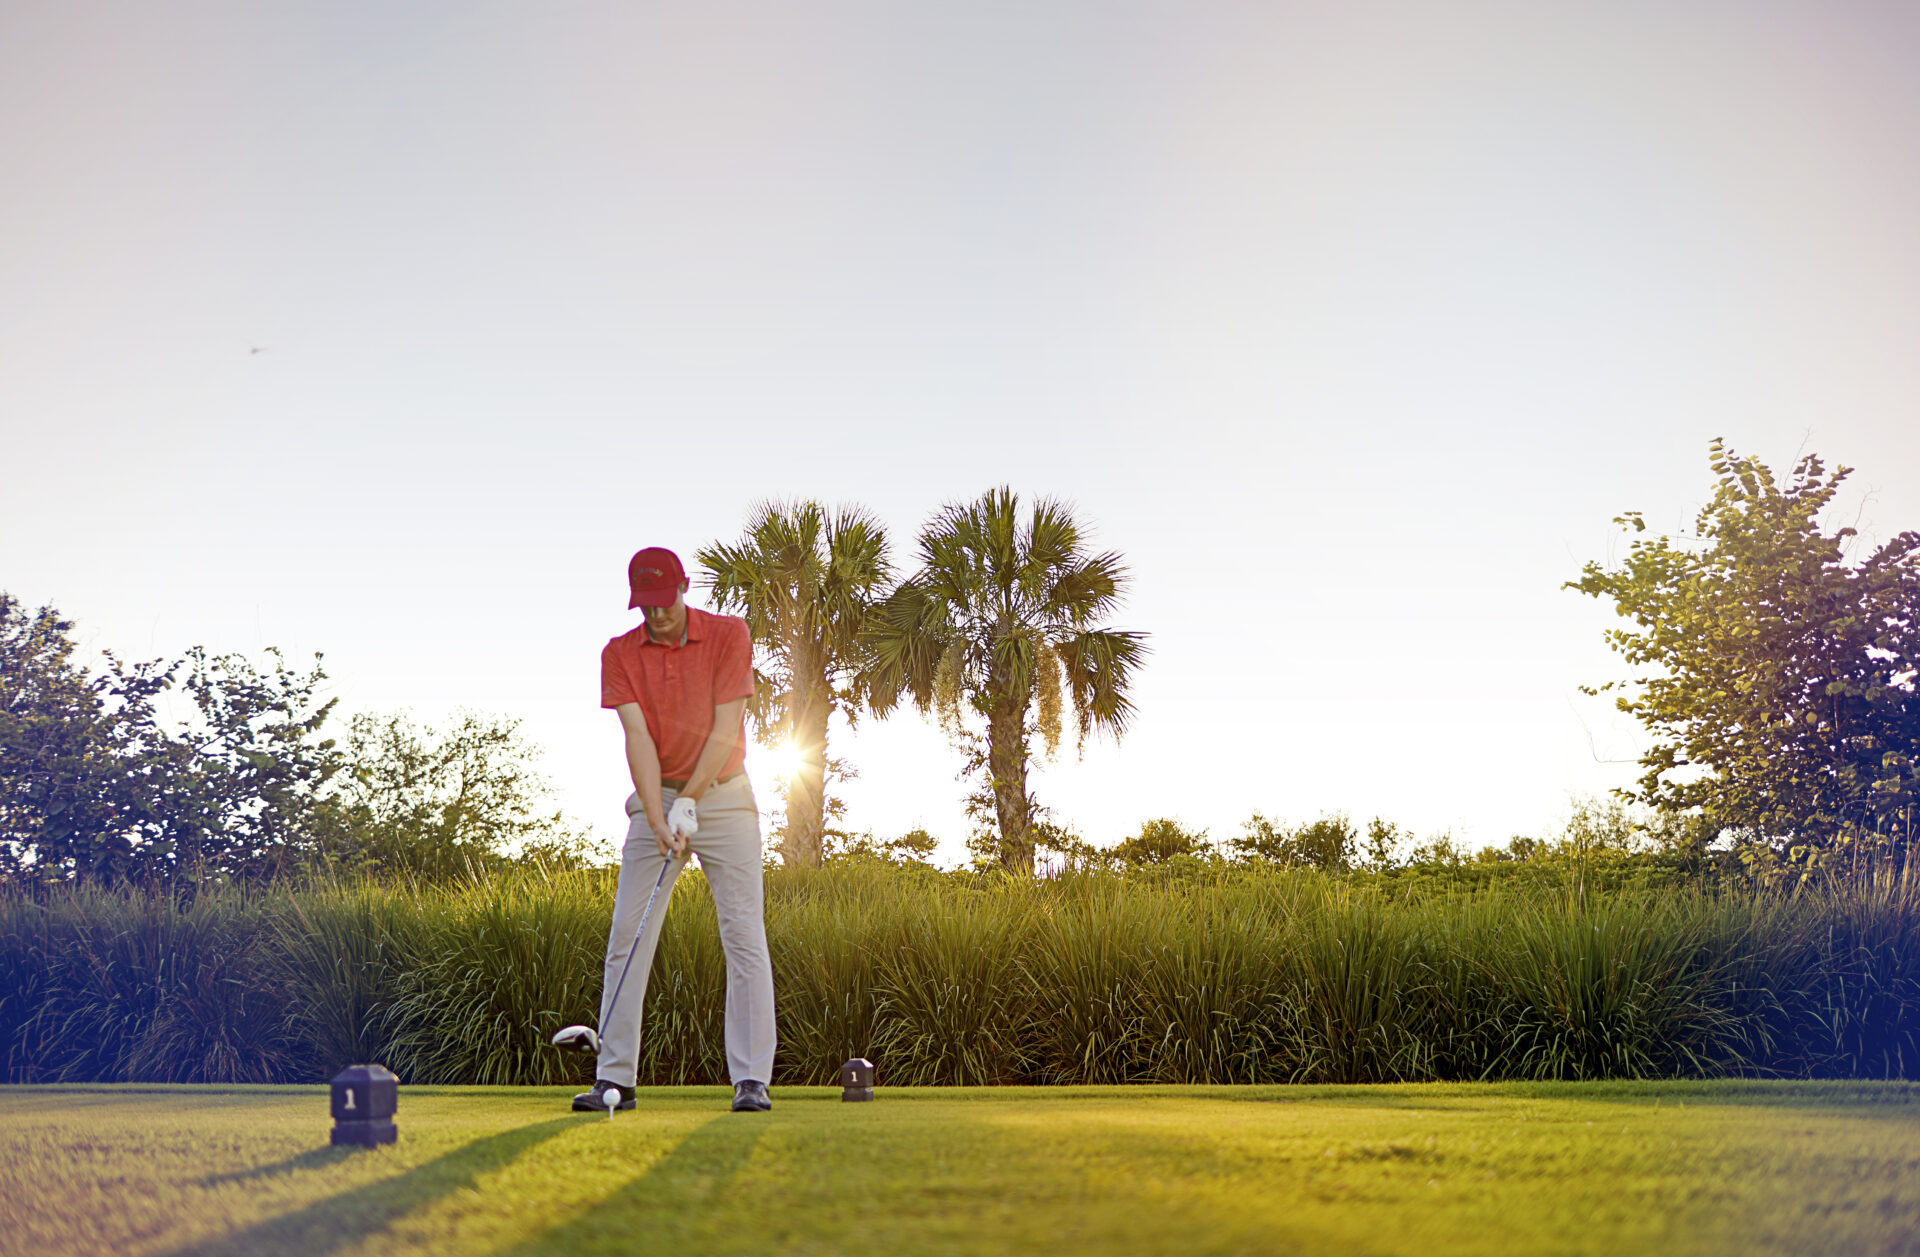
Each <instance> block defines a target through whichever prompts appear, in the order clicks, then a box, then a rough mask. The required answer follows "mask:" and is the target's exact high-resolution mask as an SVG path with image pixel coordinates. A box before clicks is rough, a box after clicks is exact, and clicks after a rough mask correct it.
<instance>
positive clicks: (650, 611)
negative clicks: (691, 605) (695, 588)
mask: <svg viewBox="0 0 1920 1257" xmlns="http://www.w3.org/2000/svg"><path fill="white" fill-rule="evenodd" d="M640 611H641V614H643V615H645V616H646V617H647V631H648V632H650V633H652V634H653V635H654V636H655V637H666V636H668V635H670V634H673V635H677V634H678V633H679V631H680V626H681V624H683V623H685V621H686V617H687V600H686V589H685V587H684V586H682V587H681V589H680V591H679V592H677V593H675V594H674V595H673V601H672V602H671V603H669V604H667V605H666V606H664V607H642V608H640Z"/></svg>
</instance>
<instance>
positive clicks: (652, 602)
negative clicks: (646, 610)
mask: <svg viewBox="0 0 1920 1257" xmlns="http://www.w3.org/2000/svg"><path fill="white" fill-rule="evenodd" d="M679 596H680V587H679V586H678V585H675V586H674V587H673V588H672V589H636V590H634V591H633V597H632V598H630V599H628V600H627V610H629V611H631V610H633V609H634V608H635V607H671V606H672V605H673V600H674V599H675V598H678V597H679Z"/></svg>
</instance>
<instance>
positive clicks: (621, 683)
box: [600, 639, 640, 707]
mask: <svg viewBox="0 0 1920 1257" xmlns="http://www.w3.org/2000/svg"><path fill="white" fill-rule="evenodd" d="M619 645H620V643H619V641H618V640H617V639H616V640H614V641H611V642H608V643H607V647H606V649H605V650H603V651H601V652H600V705H601V706H602V707H621V706H624V705H626V704H627V703H637V702H639V701H640V696H639V695H638V694H635V693H634V692H633V681H632V680H631V679H630V678H629V677H628V676H627V670H626V668H625V667H624V666H622V664H621V662H620V652H619V650H618V649H616V648H617V647H618V646H619Z"/></svg>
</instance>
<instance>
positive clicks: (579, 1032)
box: [553, 1026, 600, 1056]
mask: <svg viewBox="0 0 1920 1257" xmlns="http://www.w3.org/2000/svg"><path fill="white" fill-rule="evenodd" d="M553 1046H555V1047H557V1048H574V1049H576V1050H578V1051H581V1052H587V1053H590V1054H592V1055H594V1056H598V1055H599V1054H600V1036H599V1035H598V1034H597V1033H595V1032H594V1029H593V1027H592V1026H568V1027H566V1028H565V1029H564V1030H556V1031H555V1032H554V1035H553Z"/></svg>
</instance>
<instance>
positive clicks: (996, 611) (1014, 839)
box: [864, 487, 1147, 872]
mask: <svg viewBox="0 0 1920 1257" xmlns="http://www.w3.org/2000/svg"><path fill="white" fill-rule="evenodd" d="M1126 583H1127V571H1126V566H1125V565H1124V564H1123V563H1122V562H1121V559H1120V556H1119V555H1117V554H1114V553H1111V552H1108V553H1103V554H1090V553H1088V552H1087V549H1086V546H1085V539H1084V537H1083V536H1082V529H1081V527H1080V525H1079V523H1078V522H1077V521H1075V519H1074V517H1073V512H1072V510H1071V509H1070V508H1069V507H1067V506H1066V505H1065V504H1064V503H1061V502H1056V501H1053V500H1051V499H1046V498H1043V499H1040V500H1039V501H1037V502H1035V503H1034V504H1033V508H1032V511H1031V512H1030V513H1028V514H1026V515H1024V516H1023V514H1022V512H1021V509H1020V498H1019V496H1018V495H1017V494H1015V493H1014V492H1013V490H1011V489H1009V488H1005V487H1001V488H998V489H994V490H992V491H991V492H989V493H987V494H985V495H984V496H982V497H981V498H980V499H979V500H978V501H974V502H968V503H965V504H961V505H950V506H947V507H944V508H942V509H941V511H940V512H939V513H938V514H937V515H935V516H934V517H933V519H932V520H930V521H928V523H927V525H926V527H925V528H923V529H921V531H920V570H919V571H918V572H917V573H915V574H914V575H913V576H912V577H911V578H909V579H908V580H906V581H905V582H903V583H902V584H901V585H900V587H899V588H898V589H896V590H895V591H894V593H893V595H892V596H891V597H889V598H888V599H887V601H886V602H885V603H884V604H883V605H882V606H881V607H880V608H879V610H878V613H877V614H875V615H874V616H872V617H870V618H871V620H872V623H873V627H872V628H871V630H870V631H869V633H868V642H869V645H870V648H871V650H872V652H873V660H872V663H871V665H870V668H869V671H868V673H867V675H866V677H865V678H864V682H865V687H866V690H867V694H868V699H869V702H870V703H871V705H872V707H873V709H874V711H875V712H876V713H878V714H881V715H885V714H886V713H887V712H889V711H891V710H892V709H893V707H894V706H895V705H896V704H898V703H899V701H900V699H901V697H902V695H903V694H904V695H907V696H910V697H911V698H912V700H913V702H914V705H915V706H917V707H918V708H919V709H920V710H921V711H922V712H926V711H929V710H932V711H937V712H938V713H939V715H940V718H941V721H942V723H943V724H945V725H946V727H947V728H948V730H949V732H952V733H954V734H955V735H956V736H961V737H964V736H966V734H965V725H964V722H963V719H962V708H963V707H964V708H966V709H967V710H970V711H971V712H973V713H974V715H975V716H977V717H980V718H983V719H984V720H985V722H986V742H987V753H986V759H985V765H984V766H985V768H986V769H987V777H988V785H989V788H990V790H991V793H992V796H993V809H994V814H995V819H996V820H997V821H998V823H999V830H1000V860H1001V863H1002V864H1003V865H1004V866H1005V867H1007V868H1009V869H1012V870H1016V871H1020V872H1031V871H1032V870H1033V834H1032V830H1033V823H1034V801H1033V799H1032V798H1031V797H1030V796H1029V795H1028V794H1027V760H1028V755H1029V750H1028V748H1029V745H1030V743H1029V739H1030V738H1031V737H1032V736H1033V735H1034V734H1035V733H1038V734H1039V735H1040V736H1041V738H1042V740H1043V741H1044V742H1045V744H1046V748H1047V752H1048V754H1052V753H1053V751H1054V750H1055V749H1056V748H1057V746H1058V744H1059V740H1060V725H1061V714H1062V701H1061V700H1062V697H1063V692H1064V697H1065V698H1066V699H1067V700H1068V701H1069V702H1071V704H1072V707H1073V713H1074V716H1075V720H1076V724H1077V726H1078V735H1079V741H1080V744H1081V745H1082V746H1084V745H1085V743H1086V739H1087V736H1088V734H1089V733H1091V732H1094V731H1100V732H1105V733H1111V734H1113V735H1114V736H1115V737H1118V736H1120V734H1122V733H1123V732H1125V730H1126V727H1127V724H1128V721H1129V719H1130V718H1131V717H1132V715H1133V704H1132V703H1131V702H1130V701H1129V700H1128V697H1127V690H1128V686H1129V684H1130V683H1131V681H1132V679H1133V675H1134V672H1135V670H1136V669H1137V668H1138V667H1139V666H1140V663H1141V662H1142V660H1143V659H1144V658H1145V657H1146V653H1147V647H1146V643H1145V636H1146V635H1145V634H1143V633H1130V632H1123V631H1120V630H1117V629H1111V628H1105V627H1102V626H1101V624H1100V621H1102V620H1103V619H1105V617H1106V616H1107V614H1108V613H1109V612H1110V611H1111V610H1112V609H1113V607H1114V606H1115V604H1116V603H1118V601H1119V599H1120V595H1121V592H1122V590H1123V589H1124V587H1125V585H1126Z"/></svg>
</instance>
